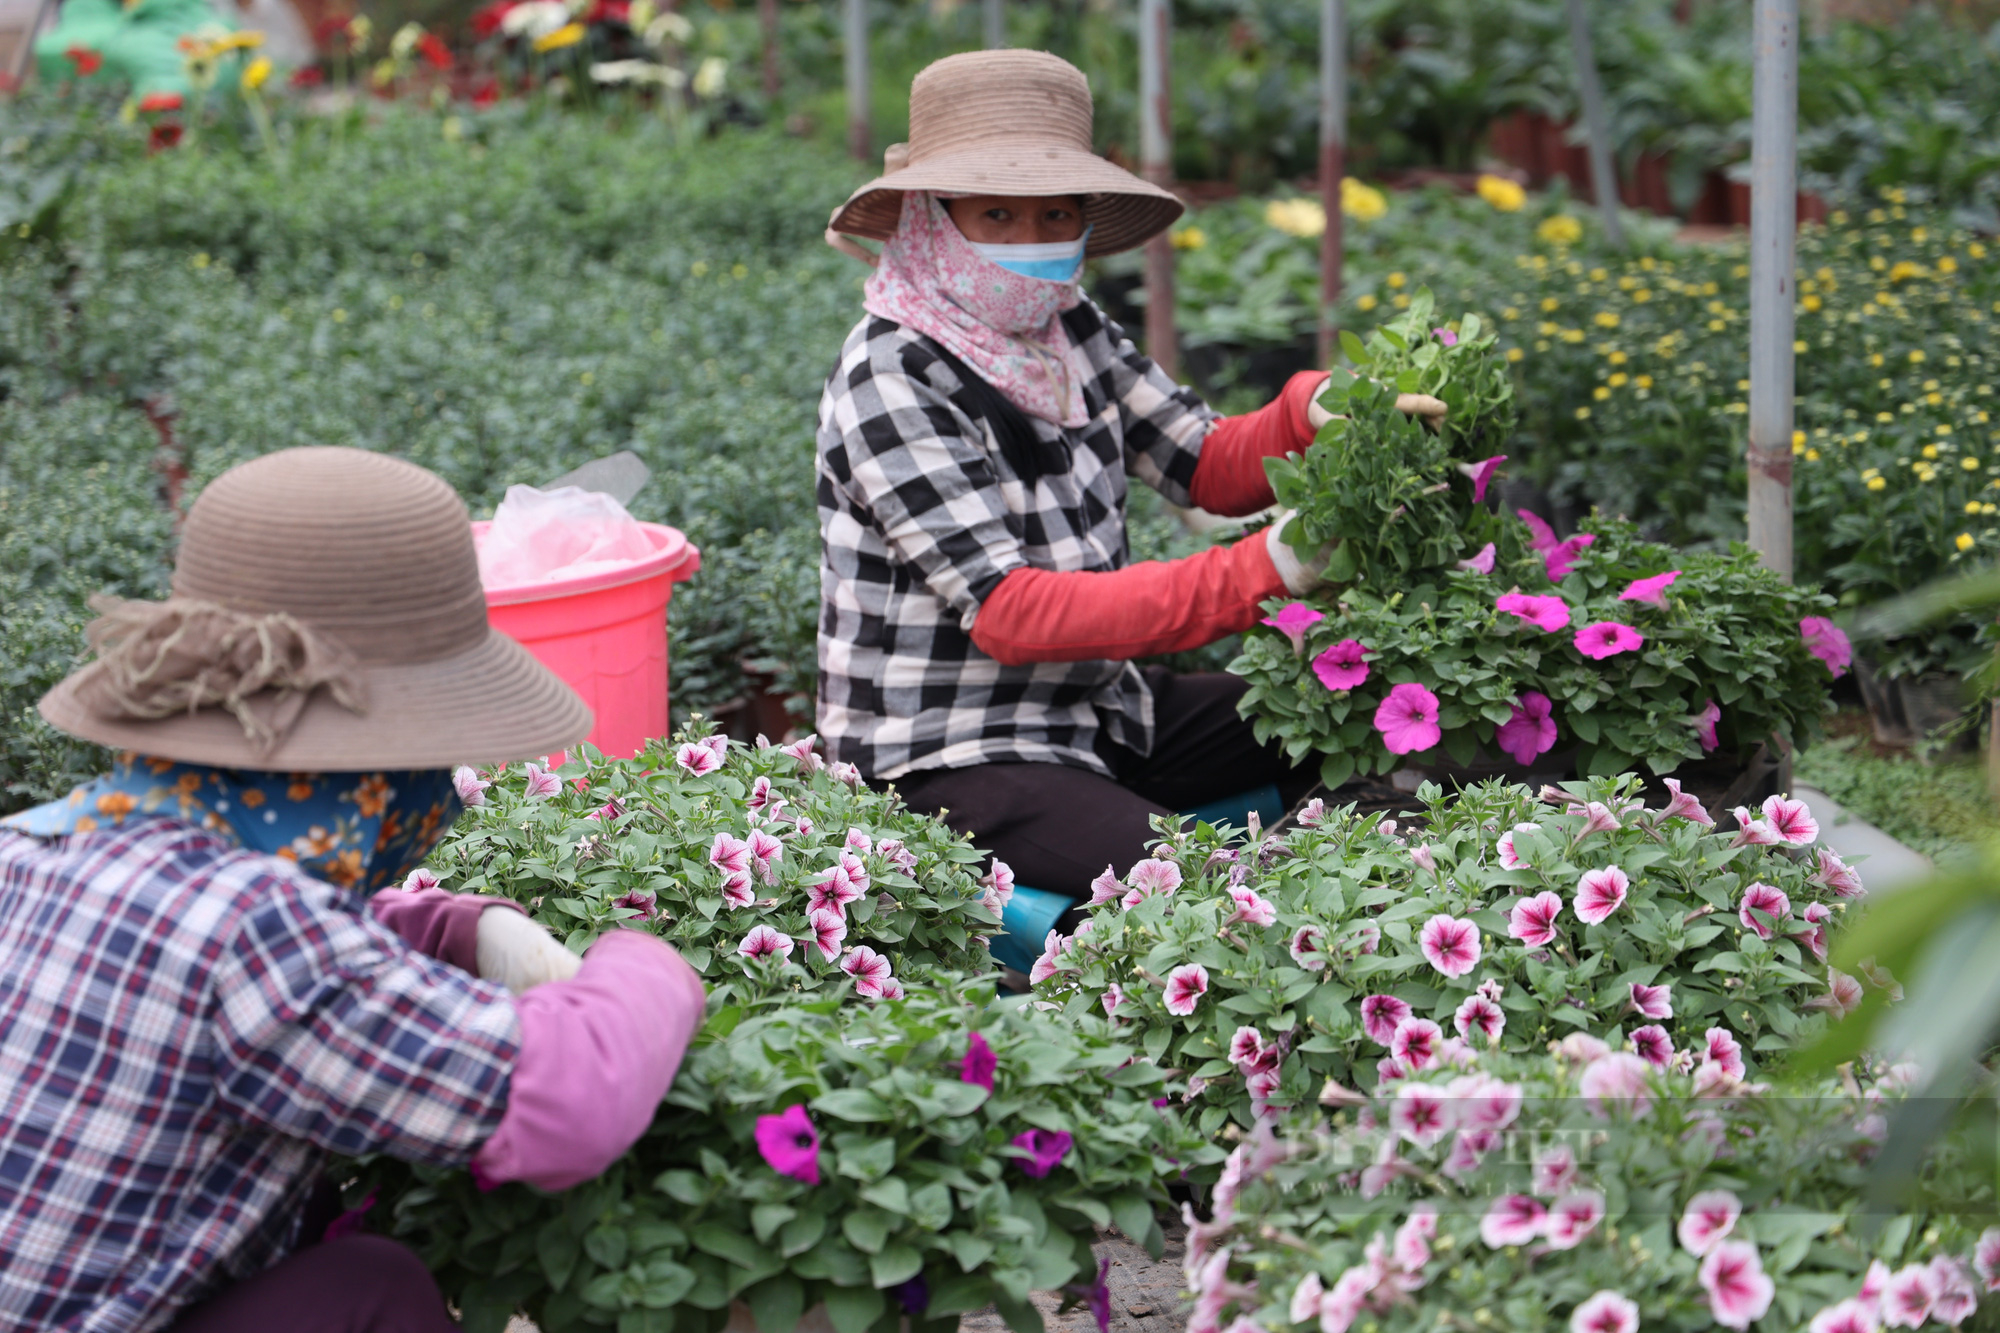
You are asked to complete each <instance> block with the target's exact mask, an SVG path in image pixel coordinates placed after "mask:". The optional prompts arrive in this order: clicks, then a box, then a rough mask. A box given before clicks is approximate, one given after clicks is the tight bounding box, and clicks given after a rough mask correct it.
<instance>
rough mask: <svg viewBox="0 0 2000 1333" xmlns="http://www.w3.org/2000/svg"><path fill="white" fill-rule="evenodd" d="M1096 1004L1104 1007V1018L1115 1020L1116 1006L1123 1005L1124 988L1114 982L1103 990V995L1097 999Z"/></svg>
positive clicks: (1116, 1014)
mask: <svg viewBox="0 0 2000 1333" xmlns="http://www.w3.org/2000/svg"><path fill="white" fill-rule="evenodd" d="M1098 1003H1099V1004H1102V1005H1103V1006H1104V1016H1105V1017H1106V1018H1116V1017H1117V1016H1118V1006H1119V1005H1121V1004H1123V1003H1125V988H1124V987H1123V986H1121V985H1119V984H1118V983H1117V982H1115V981H1114V982H1112V983H1111V984H1110V985H1109V986H1106V987H1105V988H1104V994H1102V995H1100V996H1099V997H1098Z"/></svg>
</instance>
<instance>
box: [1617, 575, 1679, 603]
mask: <svg viewBox="0 0 2000 1333" xmlns="http://www.w3.org/2000/svg"><path fill="white" fill-rule="evenodd" d="M1680 576H1681V572H1680V571H1679V570H1678V569H1670V570H1668V571H1667V572H1666V573H1664V574H1655V575H1653V577H1651V578H1649V579H1634V580H1632V582H1631V584H1630V585H1629V586H1628V587H1627V588H1626V589H1625V591H1624V592H1621V593H1619V594H1618V600H1619V601H1621V602H1646V603H1648V604H1649V605H1652V606H1665V605H1666V604H1667V588H1668V587H1669V586H1671V585H1672V583H1673V581H1674V580H1675V579H1677V578H1679V577H1680Z"/></svg>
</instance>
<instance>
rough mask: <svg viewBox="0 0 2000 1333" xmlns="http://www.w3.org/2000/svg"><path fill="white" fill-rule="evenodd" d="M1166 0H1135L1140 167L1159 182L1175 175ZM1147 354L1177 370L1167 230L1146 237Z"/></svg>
mask: <svg viewBox="0 0 2000 1333" xmlns="http://www.w3.org/2000/svg"><path fill="white" fill-rule="evenodd" d="M1167 6H1168V0H1139V170H1140V172H1141V173H1142V174H1143V175H1144V176H1145V177H1146V179H1147V180H1149V181H1151V182H1153V184H1155V185H1158V186H1161V187H1162V188H1165V187H1169V186H1171V185H1172V184H1173V181H1174V152H1173V145H1174V120H1173V89H1172V85H1171V84H1170V82H1169V80H1168V76H1167V53H1168V50H1169V45H1168V38H1169V37H1170V36H1171V34H1172V31H1173V29H1172V17H1171V12H1170V11H1169V9H1168V7H1167ZM1146 354H1147V355H1148V356H1150V357H1152V358H1153V361H1154V363H1155V364H1157V365H1158V366H1159V367H1160V369H1161V370H1163V371H1165V372H1166V373H1167V375H1168V376H1169V377H1171V378H1176V379H1177V378H1179V376H1180V340H1179V338H1178V337H1177V336H1176V335H1175V332H1174V247H1173V242H1172V240H1170V239H1169V238H1168V237H1167V236H1166V234H1165V233H1162V234H1161V235H1158V236H1155V237H1154V238H1153V239H1152V240H1150V241H1148V242H1146Z"/></svg>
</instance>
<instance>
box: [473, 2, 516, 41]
mask: <svg viewBox="0 0 2000 1333" xmlns="http://www.w3.org/2000/svg"><path fill="white" fill-rule="evenodd" d="M519 3H520V0H493V3H491V4H489V5H482V6H480V7H479V8H478V9H475V10H474V11H472V35H473V36H475V37H491V36H492V35H493V34H494V33H496V32H498V31H500V21H501V20H502V19H504V18H506V17H507V11H508V10H510V9H512V8H513V7H514V6H515V5H517V4H519Z"/></svg>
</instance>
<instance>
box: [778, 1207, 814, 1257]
mask: <svg viewBox="0 0 2000 1333" xmlns="http://www.w3.org/2000/svg"><path fill="white" fill-rule="evenodd" d="M825 1234H826V1214H825V1213H806V1214H804V1215H803V1216H801V1217H795V1218H793V1219H792V1220H791V1221H789V1222H787V1223H785V1229H784V1230H783V1231H781V1232H779V1233H778V1250H779V1253H781V1254H783V1255H784V1256H785V1257H786V1258H787V1259H790V1258H791V1257H793V1256H794V1255H799V1254H804V1253H805V1252H806V1251H807V1250H810V1249H811V1248H812V1247H813V1246H815V1245H817V1244H818V1243H819V1238H820V1237H821V1236H824V1235H825Z"/></svg>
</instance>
